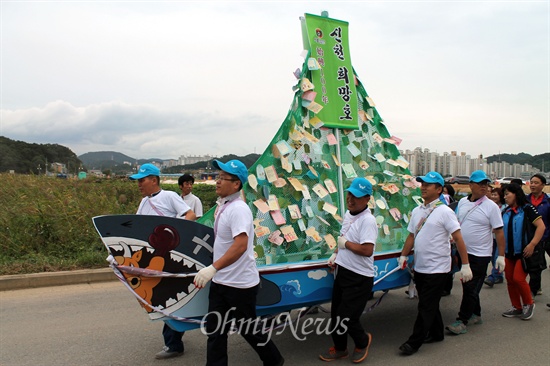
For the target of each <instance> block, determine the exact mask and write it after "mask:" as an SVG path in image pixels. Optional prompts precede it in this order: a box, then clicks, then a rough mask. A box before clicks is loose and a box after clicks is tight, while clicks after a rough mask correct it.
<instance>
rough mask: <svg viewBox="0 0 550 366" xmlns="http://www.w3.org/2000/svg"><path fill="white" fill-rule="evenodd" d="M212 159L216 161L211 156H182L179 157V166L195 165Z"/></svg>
mask: <svg viewBox="0 0 550 366" xmlns="http://www.w3.org/2000/svg"><path fill="white" fill-rule="evenodd" d="M212 159H214V156H211V155H204V156H201V155H197V156H185V155H182V156H180V157H179V159H178V164H177V165H189V164H195V163H200V162H201V161H209V160H212Z"/></svg>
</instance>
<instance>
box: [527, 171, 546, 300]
mask: <svg viewBox="0 0 550 366" xmlns="http://www.w3.org/2000/svg"><path fill="white" fill-rule="evenodd" d="M529 183H530V184H529V189H530V190H531V193H529V194H528V195H527V202H529V203H530V204H532V205H533V206H535V208H536V209H537V211H538V212H539V214H540V216H541V217H542V221H543V222H544V225H545V226H546V230H544V235H543V236H542V239H541V240H540V243H539V245H540V246H541V247H539V250H540V252H539V253H540V254H539V256H541V257H542V258H541V266H540V268H539V269H538V270H534V271H531V272H529V287H530V288H531V293H532V294H533V296H537V295H542V290H541V274H542V271H543V270H544V269H546V258H545V256H544V252H545V251H546V253H548V255H550V197H548V195H547V194H546V193H544V192H543V191H542V190H543V189H544V186H545V185H546V178H545V177H544V176H543V175H542V174H535V175H533V176H532V177H531V180H530V182H529Z"/></svg>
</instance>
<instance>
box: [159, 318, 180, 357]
mask: <svg viewBox="0 0 550 366" xmlns="http://www.w3.org/2000/svg"><path fill="white" fill-rule="evenodd" d="M184 334H185V332H178V331H176V330H174V329H172V328H170V327H169V326H168V325H167V324H166V323H164V327H162V336H163V337H164V345H165V346H166V347H168V349H169V350H170V351H171V352H183V342H182V340H181V337H183V335H184Z"/></svg>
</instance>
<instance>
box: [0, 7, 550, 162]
mask: <svg viewBox="0 0 550 366" xmlns="http://www.w3.org/2000/svg"><path fill="white" fill-rule="evenodd" d="M0 4H1V5H0V6H1V34H0V37H1V80H0V84H1V85H0V87H1V96H0V99H1V100H0V102H1V105H0V109H1V122H0V135H1V136H5V137H8V138H10V139H14V140H22V141H26V142H34V143H58V144H61V145H64V146H67V147H69V148H70V149H71V150H72V151H74V152H75V153H76V154H77V155H81V154H83V153H86V152H91V151H105V150H113V151H118V152H122V153H124V154H127V155H129V156H131V157H134V158H152V157H156V158H162V159H169V158H178V157H179V156H180V155H204V154H210V155H215V156H222V155H224V154H229V153H234V154H238V155H245V154H249V153H253V152H256V153H262V152H263V151H264V149H265V148H266V146H267V144H268V143H269V141H270V140H271V138H272V136H273V135H274V133H275V132H276V131H277V129H278V128H279V126H280V124H281V123H282V121H283V120H284V118H285V116H286V114H287V111H288V109H289V107H290V105H291V102H292V98H293V92H292V87H293V86H294V85H295V84H296V82H297V81H296V79H295V78H294V76H293V75H292V72H293V71H294V70H295V69H296V68H299V67H300V68H301V65H302V62H303V59H302V58H301V53H302V50H303V45H302V37H301V29H300V21H299V17H300V16H302V15H303V14H304V13H312V14H317V15H320V13H321V11H322V10H327V11H328V12H329V15H330V17H332V18H336V19H341V20H346V21H348V22H349V24H350V26H349V28H350V49H351V52H350V53H351V60H352V64H353V66H354V68H355V71H356V72H357V73H358V76H359V78H360V79H361V81H362V82H363V85H364V86H365V89H366V90H367V92H368V93H369V95H370V96H371V97H372V98H373V100H374V101H375V103H376V107H377V110H378V112H379V113H380V115H381V116H382V118H383V119H384V120H385V123H386V126H387V128H388V130H389V131H390V133H391V134H393V135H395V136H397V137H400V138H402V139H403V142H402V144H401V146H400V148H402V149H413V148H415V147H417V146H421V147H423V148H429V149H430V150H431V151H437V152H439V153H443V152H445V151H452V150H456V151H459V152H460V151H464V152H466V153H468V154H470V155H472V156H474V155H478V154H483V155H484V156H488V155H494V154H498V153H499V152H501V153H505V152H506V153H514V154H515V153H519V152H526V153H529V154H532V155H536V154H541V153H545V152H548V151H550V126H549V124H550V123H549V121H550V105H549V103H550V102H549V100H550V95H549V88H550V78H549V71H550V69H549V65H550V63H549V52H550V48H549V29H550V25H549V16H550V10H549V3H548V1H392V2H390V1H377V2H366V1H365V2H358V1H355V2H346V1H338V2H316V1H309V2H299V1H288V2H287V1H276V2H266V1H257V2H256V1H240V2H230V1H223V2H222V1H218V2H213V1H206V0H202V1H197V2H183V1H181V2H177V1H172V2H161V1H155V2H132V1H119V2H107V1H105V2H99V1H98V2H92V1H89V2H84V1H83V2H80V1H67V2H62V1H59V2H48V1H44V2H40V1H38V2H22V1H13V2H10V1H2V2H1V3H0Z"/></svg>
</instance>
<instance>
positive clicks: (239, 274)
mask: <svg viewBox="0 0 550 366" xmlns="http://www.w3.org/2000/svg"><path fill="white" fill-rule="evenodd" d="M227 198H229V199H230V201H229V202H227V203H225V204H224V205H223V206H225V208H224V207H223V206H220V207H219V209H218V214H217V216H216V220H215V222H214V228H215V229H216V237H215V239H214V262H215V261H217V260H218V259H220V258H221V257H222V256H223V255H224V254H225V253H226V252H227V250H228V249H229V248H230V247H231V245H232V244H233V242H234V238H235V237H236V236H237V235H239V234H241V233H246V234H247V235H248V246H247V248H246V252H244V253H243V255H241V257H240V258H239V259H237V260H236V261H235V262H234V263H233V264H231V265H229V266H227V267H225V268H222V269H220V270H219V271H218V272H216V274H215V275H214V278H213V279H212V281H213V282H215V283H219V284H221V285H226V286H231V287H236V288H250V287H253V286H256V285H257V284H258V283H260V274H259V273H258V268H256V261H255V260H254V225H253V224H252V212H251V211H250V208H249V207H248V206H247V205H246V203H245V202H244V201H243V200H241V199H240V192H237V193H235V194H234V195H231V196H230V197H227Z"/></svg>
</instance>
